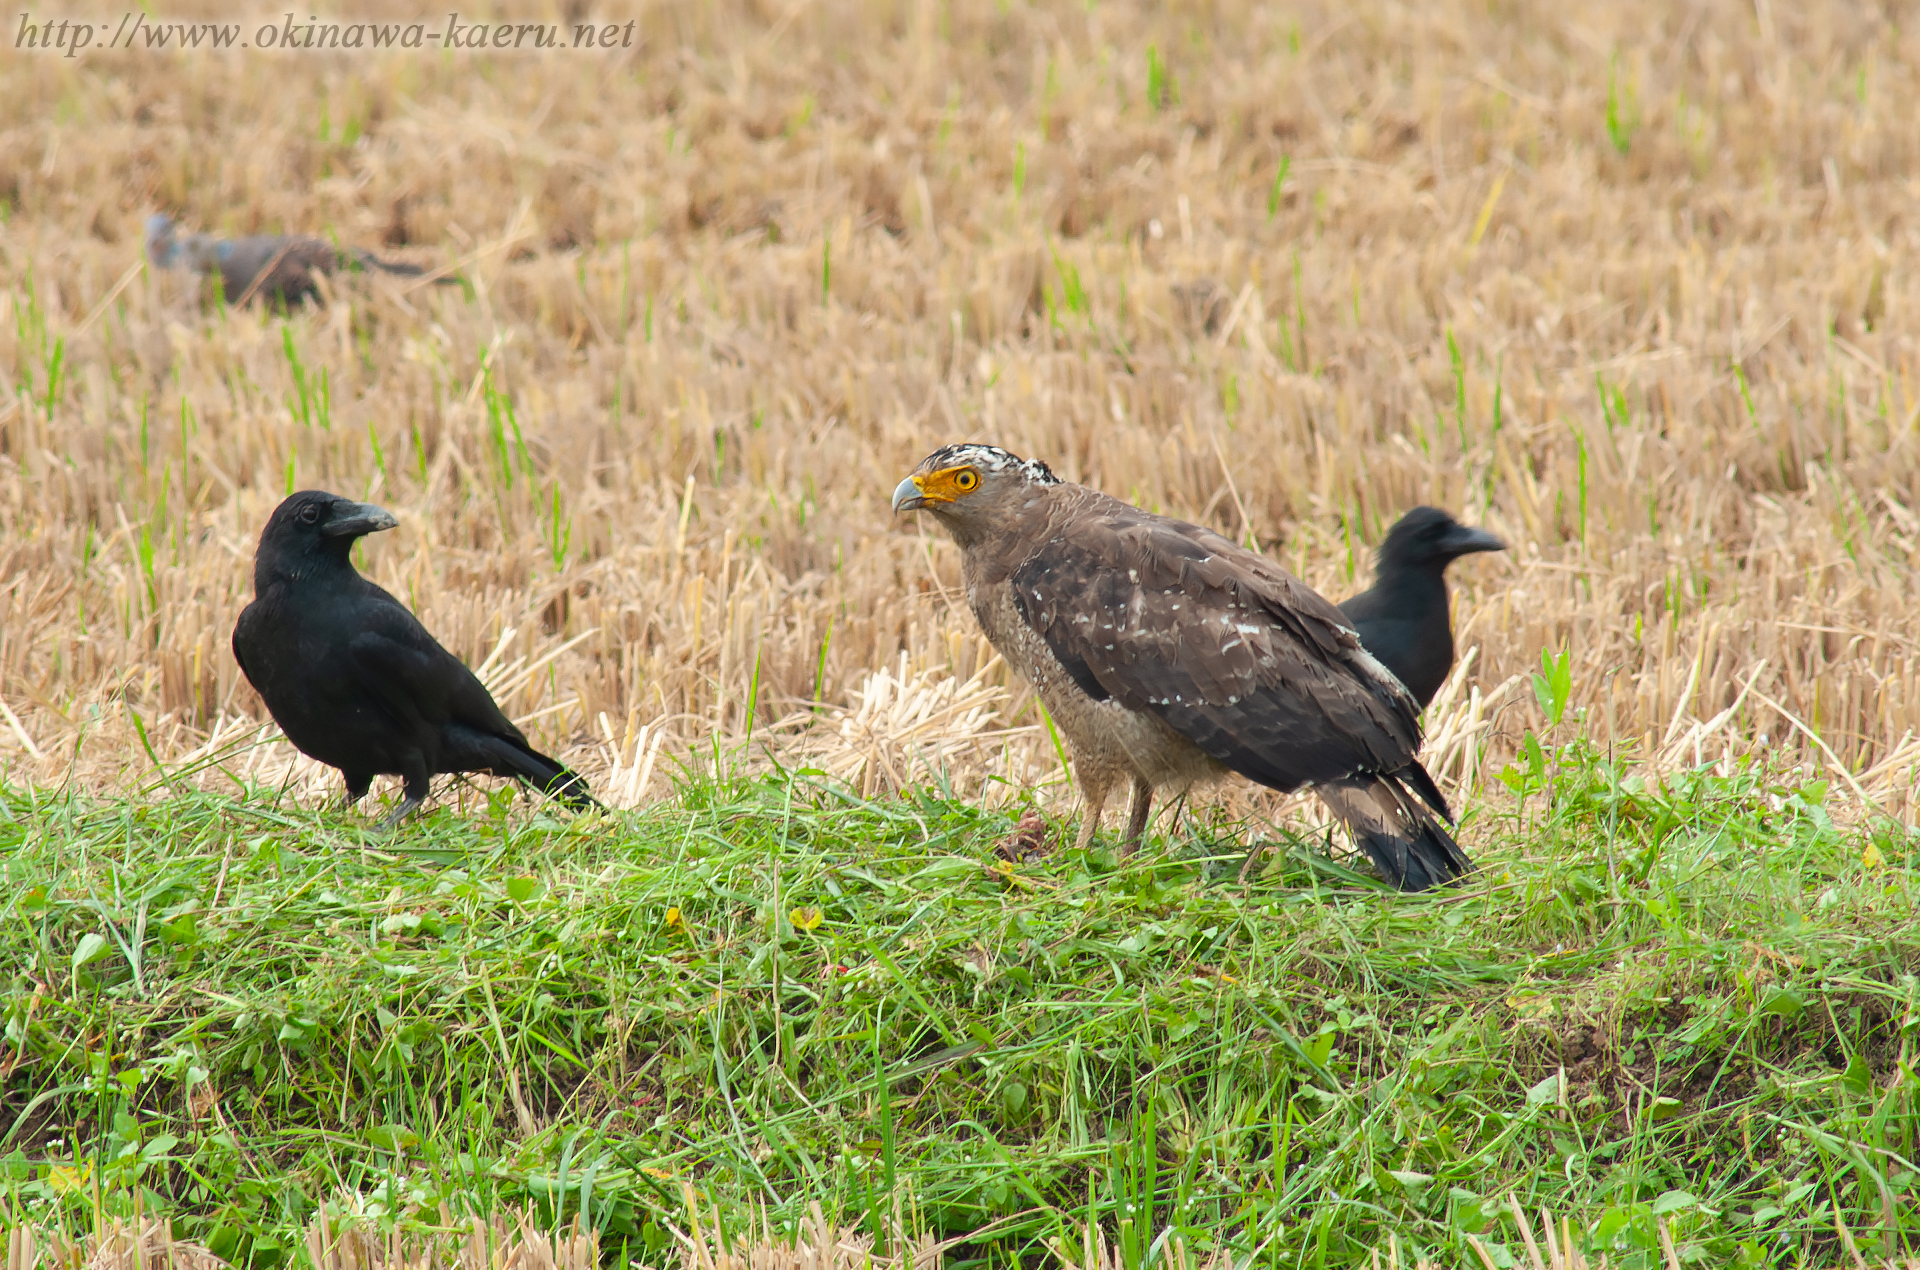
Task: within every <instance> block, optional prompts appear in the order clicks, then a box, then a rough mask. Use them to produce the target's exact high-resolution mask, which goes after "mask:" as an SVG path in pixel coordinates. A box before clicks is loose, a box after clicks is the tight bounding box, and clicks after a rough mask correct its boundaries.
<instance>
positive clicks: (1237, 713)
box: [893, 445, 1472, 890]
mask: <svg viewBox="0 0 1920 1270" xmlns="http://www.w3.org/2000/svg"><path fill="white" fill-rule="evenodd" d="M893 509H894V511H895V512H904V511H926V512H929V513H931V514H932V515H933V517H934V519H935V520H937V521H938V522H939V523H940V524H941V525H942V526H944V527H945V528H946V529H947V531H948V532H949V533H950V534H952V535H953V539H954V541H955V542H956V543H958V544H959V546H960V551H961V561H962V565H961V568H962V576H963V578H964V580H965V584H966V590H967V602H968V603H969V604H970V605H971V606H972V608H973V612H974V615H975V616H976V617H978V618H979V619H980V625H981V626H982V628H984V630H985V631H986V635H987V638H988V639H989V640H991V641H992V643H993V646H994V647H995V648H996V649H997V650H999V652H1000V655H1001V656H1003V657H1005V658H1006V659H1007V663H1008V664H1009V665H1011V666H1012V667H1013V668H1014V669H1015V670H1016V671H1018V672H1019V673H1020V674H1021V675H1023V676H1024V677H1025V678H1026V679H1027V681H1028V682H1029V683H1031V684H1032V685H1033V687H1034V690H1035V691H1036V692H1037V693H1039V695H1040V700H1041V701H1042V702H1043V703H1044V704H1045V706H1046V708H1047V712H1048V714H1049V715H1050V716H1051V717H1052V719H1053V721H1054V723H1055V724H1056V725H1057V726H1058V727H1059V729H1060V731H1061V732H1062V734H1064V736H1065V737H1066V739H1067V741H1068V743H1069V744H1070V745H1071V746H1072V749H1073V770H1074V775H1075V777H1076V778H1077V779H1078V781H1079V784H1080V791H1081V794H1082V796H1083V797H1084V798H1085V801H1086V810H1085V819H1084V821H1083V822H1082V824H1081V826H1080V836H1079V845H1080V846H1081V847H1083V848H1084V847H1085V846H1086V845H1087V844H1088V843H1089V842H1090V841H1091V839H1092V837H1093V833H1094V830H1095V829H1096V828H1097V827H1098V825H1099V823H1100V812H1101V808H1102V807H1103V806H1104V804H1105V803H1106V800H1107V796H1108V795H1109V794H1110V793H1111V792H1112V791H1113V787H1114V786H1115V785H1116V784H1118V783H1119V782H1121V781H1122V780H1126V781H1130V782H1131V784H1132V788H1133V804H1132V808H1131V813H1130V815H1129V816H1128V820H1127V837H1126V842H1127V845H1128V847H1129V848H1131V847H1132V846H1133V845H1135V844H1137V843H1138V841H1139V839H1140V835H1141V834H1142V832H1144V830H1145V829H1146V824H1147V811H1148V808H1149V806H1150V805H1151V803H1152V800H1153V793H1154V790H1155V789H1157V788H1162V787H1168V788H1172V789H1175V790H1184V789H1186V788H1188V787H1190V786H1192V785H1194V784H1195V783H1197V782H1201V781H1206V780H1209V779H1212V778H1215V777H1219V776H1223V775H1225V774H1226V773H1228V772H1238V773H1240V774H1241V775H1242V776H1245V777H1247V778H1248V779H1249V780H1252V781H1255V782H1257V783H1259V784H1261V785H1265V786H1267V787H1268V788H1270V789H1277V790H1282V791H1290V790H1296V789H1300V788H1303V787H1308V786H1311V787H1312V789H1313V790H1314V792H1315V793H1316V794H1318V795H1319V797H1320V799H1321V801H1322V802H1324V803H1325V804H1326V805H1327V807H1328V808H1329V809H1330V810H1331V811H1332V812H1333V813H1334V815H1335V816H1337V817H1339V819H1340V821H1341V822H1342V823H1343V824H1344V825H1346V827H1347V829H1348V831H1349V832H1350V833H1351V834H1352V835H1353V837H1354V839H1355V841H1356V842H1357V843H1358V845H1359V846H1360V847H1361V848H1363V849H1364V850H1365V851H1366V853H1367V854H1368V855H1369V856H1371V857H1372V859H1373V861H1374V863H1375V864H1376V865H1377V866H1378V867H1379V869H1380V871H1381V872H1382V873H1383V874H1384V875H1385V876H1386V877H1387V878H1388V879H1389V880H1390V881H1392V882H1394V883H1395V884H1397V885H1399V886H1400V887H1402V888H1403V889H1405V890H1422V889H1424V888H1426V887H1430V886H1435V885H1438V884H1440V883H1444V882H1447V881H1449V880H1451V879H1453V878H1456V877H1459V876H1460V875H1462V874H1464V873H1465V872H1467V870H1468V869H1470V868H1471V867H1472V866H1471V865H1470V864H1469V862H1468V860H1467V857H1466V856H1465V854H1463V853H1462V852H1461V850H1460V848H1459V847H1458V846H1457V845H1456V844H1455V843H1454V840H1453V838H1452V836H1451V835H1450V834H1449V833H1448V832H1447V828H1446V821H1447V820H1449V819H1451V816H1450V814H1449V813H1448V811H1447V805H1446V801H1445V799H1443V798H1442V797H1441V795H1440V791H1439V790H1438V789H1437V788H1435V786H1434V783H1433V780H1432V778H1430V777H1429V776H1428V775H1427V773H1426V770H1425V769H1424V768H1422V767H1421V766H1420V764H1419V763H1418V762H1417V761H1415V759H1414V752H1415V751H1416V750H1417V749H1418V748H1419V744H1420V726H1419V722H1418V718H1417V715H1418V707H1417V705H1416V704H1415V703H1414V700H1413V698H1412V697H1411V696H1410V695H1408V693H1407V690H1406V688H1405V687H1404V686H1403V685H1402V684H1401V683H1400V681H1399V680H1398V679H1395V678H1394V677H1393V675H1392V674H1391V673H1390V672H1389V671H1387V670H1386V669H1385V668H1384V667H1382V666H1381V665H1380V663H1379V662H1378V661H1376V660H1375V659H1374V658H1373V656H1372V655H1370V654H1369V653H1368V652H1367V651H1366V650H1365V649H1364V648H1363V647H1362V646H1361V644H1360V638H1359V636H1358V635H1356V634H1355V633H1354V631H1353V629H1352V627H1351V626H1350V625H1349V624H1348V622H1347V620H1346V619H1345V618H1344V617H1342V616H1341V613H1340V611H1339V610H1338V609H1336V608H1334V606H1333V605H1332V604H1330V603H1329V602H1328V601H1326V600H1325V599H1323V598H1321V597H1320V596H1319V595H1317V594H1316V593H1315V592H1313V591H1312V590H1311V589H1309V588H1308V587H1307V586H1306V585H1305V584H1304V583H1302V582H1300V581H1299V580H1298V579H1296V578H1294V577H1293V576H1292V575H1290V574H1288V573H1287V572H1286V571H1285V570H1283V569H1281V568H1280V567H1279V566H1277V565H1275V564H1274V563H1273V562H1272V561H1270V560H1267V559H1265V558H1264V557H1262V556H1259V555H1256V554H1254V553H1253V552H1251V551H1247V550H1245V549H1244V548H1241V547H1238V546H1235V545H1234V544H1233V543H1232V542H1229V541H1228V540H1227V539H1226V538H1223V537H1222V536H1220V535H1219V534H1217V533H1214V532H1213V531H1212V530H1210V529H1203V528H1201V527H1200V526H1198V525H1190V524H1187V523H1186V522H1184V521H1179V520H1174V519H1171V518H1170V517H1166V516H1156V515H1153V514H1152V513H1150V512H1145V511H1142V510H1140V509H1139V508H1137V507H1132V506H1129V505H1128V504H1126V503H1123V502H1121V501H1119V500H1118V499H1115V498H1110V497H1108V496H1107V495H1105V494H1102V493H1101V492H1099V491H1098V490H1094V489H1088V488H1087V487H1086V486H1084V485H1075V484H1072V483H1071V482H1068V481H1062V480H1061V479H1059V478H1058V477H1056V476H1055V475H1054V474H1053V473H1052V472H1051V471H1050V470H1049V469H1048V468H1047V466H1046V464H1044V463H1040V462H1037V461H1034V460H1028V459H1021V458H1019V457H1017V456H1015V455H1012V454H1009V453H1008V452H1007V451H1005V450H1002V449H998V448H996V447H994V446H988V445H950V446H945V447H943V448H941V449H939V450H936V451H934V452H933V453H932V454H930V455H928V456H927V458H926V459H925V460H924V461H922V462H921V464H920V466H919V467H917V468H916V469H914V471H913V473H912V475H910V476H908V477H907V478H906V479H905V480H904V481H902V482H900V485H899V487H898V488H896V489H895V490H894V492H893Z"/></svg>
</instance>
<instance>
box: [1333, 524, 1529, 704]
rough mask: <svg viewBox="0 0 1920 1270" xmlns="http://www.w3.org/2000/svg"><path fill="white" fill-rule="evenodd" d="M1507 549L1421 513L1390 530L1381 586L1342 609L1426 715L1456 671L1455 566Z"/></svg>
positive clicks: (1377, 575) (1383, 548)
mask: <svg viewBox="0 0 1920 1270" xmlns="http://www.w3.org/2000/svg"><path fill="white" fill-rule="evenodd" d="M1506 549H1507V544H1506V543H1504V542H1501V541H1500V540H1499V539H1498V538H1495V537H1494V536H1493V535H1492V534H1490V533H1488V532H1487V531H1486V530H1484V529H1475V528H1473V527H1471V526H1469V525H1463V524H1461V523H1460V522H1459V521H1457V520H1455V519H1454V518H1453V517H1451V516H1449V515H1447V513H1445V512H1443V511H1441V510H1440V509H1439V508H1437V507H1416V508H1414V509H1413V510H1412V511H1410V512H1408V513H1407V514H1406V515H1404V516H1402V517H1401V518H1400V519H1399V521H1397V522H1396V523H1395V524H1394V526H1393V528H1392V529H1390V530H1388V531H1387V538H1386V541H1385V542H1383V543H1381V544H1380V558H1379V560H1378V561H1377V562H1376V564H1375V565H1374V571H1373V586H1372V587H1371V588H1370V589H1368V590H1365V591H1362V592H1361V593H1360V594H1358V595H1356V596H1354V597H1353V598H1352V599H1350V600H1346V601H1343V602H1342V603H1341V605H1340V611H1341V612H1342V613H1345V614H1346V615H1347V619H1348V620H1349V621H1351V622H1352V623H1353V628H1354V629H1355V630H1356V631H1358V632H1359V633H1360V642H1361V643H1362V644H1364V645H1365V646H1366V649H1367V651H1368V652H1370V653H1372V654H1373V655H1374V657H1375V658H1376V659H1378V660H1379V662H1380V663H1381V664H1382V665H1383V666H1385V667H1386V668H1387V669H1388V670H1391V671H1392V672H1393V673H1394V674H1395V675H1396V676H1398V677H1399V680H1400V682H1401V683H1403V684H1405V685H1406V686H1407V691H1409V692H1411V693H1412V694H1413V696H1414V700H1416V701H1418V702H1419V703H1420V705H1421V707H1422V708H1423V709H1424V708H1425V707H1426V705H1427V704H1428V703H1429V702H1431V701H1432V700H1433V694H1434V693H1436V692H1438V691H1440V685H1441V684H1443V683H1445V682H1446V681H1447V672H1448V671H1450V670H1452V669H1453V618H1452V615H1451V614H1450V613H1449V612H1448V609H1447V566H1448V565H1450V564H1452V563H1453V562H1454V561H1455V560H1456V559H1458V558H1459V557H1461V556H1464V555H1469V554H1471V553H1473V552H1475V551H1505V550H1506Z"/></svg>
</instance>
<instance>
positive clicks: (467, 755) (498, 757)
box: [447, 725, 606, 811]
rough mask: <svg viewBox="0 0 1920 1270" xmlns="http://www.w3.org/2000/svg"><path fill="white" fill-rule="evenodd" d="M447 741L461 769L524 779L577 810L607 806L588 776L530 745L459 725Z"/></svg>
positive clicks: (450, 730) (452, 729) (451, 754)
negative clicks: (592, 790) (589, 785)
mask: <svg viewBox="0 0 1920 1270" xmlns="http://www.w3.org/2000/svg"><path fill="white" fill-rule="evenodd" d="M447 740H448V741H449V742H450V743H451V744H450V745H449V751H450V752H449V755H448V757H451V758H454V759H455V760H456V761H457V762H458V763H460V765H461V768H462V770H472V769H477V770H482V771H488V772H491V773H493V774H494V775H495V776H507V777H511V778H513V779H515V780H522V781H525V782H526V783H527V784H529V785H531V786H533V787H534V788H535V789H537V790H539V791H540V792H541V793H543V794H546V795H547V796H549V797H551V798H557V799H559V800H560V801H561V802H563V803H565V804H566V805H567V806H569V807H571V808H573V809H574V810H575V811H589V810H593V809H596V808H597V809H599V810H601V811H605V810H606V805H605V804H604V803H602V802H601V801H600V800H599V799H597V798H595V797H594V796H593V795H592V794H591V793H589V792H588V790H587V779H586V777H584V776H582V775H580V773H578V772H576V771H573V770H571V769H570V768H567V767H564V766H562V765H561V764H560V763H558V762H556V761H555V760H553V759H551V758H548V757H547V756H546V755H545V754H542V753H541V752H540V751H538V750H536V749H534V748H532V747H531V746H526V745H518V744H515V743H514V742H512V741H510V740H508V739H507V738H506V737H502V736H491V735H488V734H486V733H484V732H476V731H473V730H472V729H470V728H463V727H460V726H458V725H452V726H449V727H448V728H447Z"/></svg>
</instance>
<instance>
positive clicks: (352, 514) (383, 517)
mask: <svg viewBox="0 0 1920 1270" xmlns="http://www.w3.org/2000/svg"><path fill="white" fill-rule="evenodd" d="M399 523H400V522H399V521H398V520H397V519H395V517H394V514H393V513H392V512H390V511H388V510H387V509H386V508H384V507H375V506H374V505H373V504H372V503H349V502H348V501H346V500H345V499H344V498H343V499H341V500H340V501H339V502H337V503H335V504H334V505H333V515H332V516H330V517H328V519H327V523H326V524H324V525H322V526H320V532H321V533H323V534H325V535H326V536H327V537H329V538H358V537H360V536H361V535H362V534H377V533H379V532H380V531H381V530H382V529H392V528H394V527H395V526H396V525H398V524H399Z"/></svg>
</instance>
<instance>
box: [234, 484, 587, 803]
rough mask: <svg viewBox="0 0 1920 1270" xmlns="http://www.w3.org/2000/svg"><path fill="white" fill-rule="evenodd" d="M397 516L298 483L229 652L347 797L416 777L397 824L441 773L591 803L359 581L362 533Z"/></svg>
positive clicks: (266, 540) (574, 778) (457, 665)
mask: <svg viewBox="0 0 1920 1270" xmlns="http://www.w3.org/2000/svg"><path fill="white" fill-rule="evenodd" d="M399 523H400V522H399V521H397V520H395V519H394V518H393V514H392V513H391V512H388V511H386V510H384V509H382V508H379V507H375V506H374V505H373V504H371V503H356V502H354V501H353V500H352V499H350V498H341V497H339V496H338V495H335V494H328V493H326V492H324V491H322V490H302V491H301V492H300V493H298V494H294V495H292V496H290V497H289V498H288V499H287V500H286V501H285V502H283V503H281V504H280V506H278V507H276V508H275V509H274V512H273V516H272V518H271V519H270V520H268V521H267V527H266V529H265V530H263V531H262V532H261V534H260V548H259V550H258V551H257V552H256V553H255V555H254V559H253V591H254V600H253V603H251V604H249V605H247V607H246V608H245V609H244V610H242V612H241V614H240V620H239V621H238V622H236V623H235V624H234V627H233V657H234V660H235V661H237V662H239V663H240V669H241V670H242V671H243V672H244V673H245V674H246V676H247V681H248V682H249V683H251V684H252V685H253V686H254V688H255V689H256V690H257V691H258V692H259V693H260V697H261V699H262V700H264V701H265V702H266V703H267V711H268V713H270V714H272V715H273V721H274V722H275V723H278V724H279V725H280V729H281V731H283V732H285V733H286V734H287V739H288V740H289V741H292V742H293V743H294V745H296V746H298V747H299V749H300V752H301V753H303V754H306V755H309V756H310V757H312V758H316V759H319V760H320V761H321V762H322V763H326V764H328V765H330V766H333V767H337V768H339V769H340V771H341V774H342V775H344V776H345V777H346V778H347V803H348V805H351V804H352V803H353V802H355V801H356V800H357V799H358V798H359V797H360V796H361V795H362V794H364V793H366V792H367V787H368V786H370V785H371V784H372V783H373V778H374V777H375V776H378V775H389V776H399V777H401V778H403V779H404V780H405V782H406V799H405V801H403V802H402V803H401V804H400V806H399V808H398V809H396V810H395V811H394V813H393V814H392V815H391V816H389V817H387V820H386V823H388V824H392V823H393V822H394V821H397V820H399V819H400V818H401V817H403V816H405V815H407V814H408V813H409V812H411V811H413V809H414V808H416V807H418V806H419V805H420V804H421V802H422V801H424V800H425V798H426V796H427V789H428V786H429V784H430V783H431V781H432V779H433V777H434V776H436V775H439V774H441V773H443V772H490V773H492V774H493V775H495V776H511V777H516V778H518V779H520V780H523V781H526V782H527V783H528V784H530V785H533V786H534V787H535V788H537V789H540V790H543V791H545V792H546V793H548V794H551V795H553V796H554V797H555V798H558V799H561V800H562V801H564V802H566V803H567V804H568V805H570V806H572V807H575V808H580V809H585V808H589V807H598V806H600V804H599V802H597V801H596V800H595V799H594V798H593V796H592V795H591V794H589V793H588V792H587V783H586V781H584V780H582V779H581V778H580V776H579V775H578V774H577V773H574V772H570V771H568V770H567V769H566V768H564V767H562V766H561V765H560V764H559V763H556V762H554V760H552V759H550V758H548V757H547V756H546V755H544V754H542V753H540V752H539V751H538V750H536V749H534V748H533V747H532V746H531V745H528V744H527V738H526V737H525V735H523V734H522V733H521V731H520V729H519V728H516V727H514V726H513V724H512V723H511V722H510V721H509V720H508V719H507V716H506V715H504V714H502V713H501V712H500V707H499V706H497V705H495V704H494V702H493V698H492V697H491V696H490V695H488V693H487V690H486V687H485V686H484V685H483V684H481V682H480V680H479V679H478V678H477V677H476V676H475V675H474V673H473V672H472V671H471V670H468V669H467V667H466V666H465V665H464V664H463V663H462V662H461V661H460V659H459V658H457V657H455V656H454V655H453V654H452V653H450V652H448V651H447V650H446V649H444V648H442V647H441V646H440V644H439V642H438V641H437V640H435V639H434V638H433V636H431V635H429V634H428V633H427V628H426V627H424V626H422V625H420V623H419V621H418V620H417V619H416V618H415V617H414V616H413V614H411V613H409V612H407V610H406V608H405V607H404V606H402V605H401V603H400V601H398V600H396V599H394V598H393V596H391V595H389V594H388V593H387V592H386V591H384V590H382V589H381V588H380V587H377V586H375V585H374V584H373V583H371V582H369V581H367V580H366V579H365V578H363V577H361V576H360V573H359V571H358V570H356V569H355V568H354V567H353V561H352V560H351V559H349V553H351V552H352V550H353V544H354V541H355V540H356V539H358V538H360V537H362V536H364V535H366V534H372V533H378V532H380V531H381V530H383V529H392V528H393V527H394V526H395V525H397V524H399Z"/></svg>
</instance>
